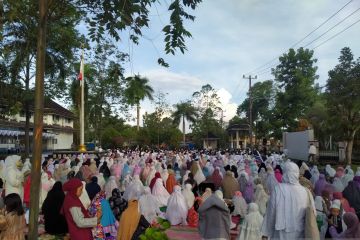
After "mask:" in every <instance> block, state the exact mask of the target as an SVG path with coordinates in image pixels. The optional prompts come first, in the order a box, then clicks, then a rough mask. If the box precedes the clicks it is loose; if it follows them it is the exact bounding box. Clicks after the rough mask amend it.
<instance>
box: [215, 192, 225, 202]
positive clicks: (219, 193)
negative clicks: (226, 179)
mask: <svg viewBox="0 0 360 240" xmlns="http://www.w3.org/2000/svg"><path fill="white" fill-rule="evenodd" d="M215 195H216V196H217V197H218V198H220V199H221V200H223V201H224V194H223V192H222V191H220V190H216V191H215Z"/></svg>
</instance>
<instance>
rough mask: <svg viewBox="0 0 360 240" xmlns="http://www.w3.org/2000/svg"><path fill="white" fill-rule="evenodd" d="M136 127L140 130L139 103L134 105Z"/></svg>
mask: <svg viewBox="0 0 360 240" xmlns="http://www.w3.org/2000/svg"><path fill="white" fill-rule="evenodd" d="M136 129H137V130H138V131H139V130H140V104H139V103H138V104H137V105H136Z"/></svg>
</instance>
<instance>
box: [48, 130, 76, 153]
mask: <svg viewBox="0 0 360 240" xmlns="http://www.w3.org/2000/svg"><path fill="white" fill-rule="evenodd" d="M54 133H56V136H55V137H54V138H55V139H57V143H55V144H53V146H54V150H57V149H71V144H72V143H73V142H74V139H73V137H74V136H73V133H72V132H69V133H68V132H54Z"/></svg>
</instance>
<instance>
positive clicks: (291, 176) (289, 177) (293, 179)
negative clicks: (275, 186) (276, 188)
mask: <svg viewBox="0 0 360 240" xmlns="http://www.w3.org/2000/svg"><path fill="white" fill-rule="evenodd" d="M299 175H300V173H299V167H298V166H297V165H296V164H295V163H293V162H287V163H286V164H285V166H284V174H283V176H282V183H289V184H294V185H298V184H299Z"/></svg>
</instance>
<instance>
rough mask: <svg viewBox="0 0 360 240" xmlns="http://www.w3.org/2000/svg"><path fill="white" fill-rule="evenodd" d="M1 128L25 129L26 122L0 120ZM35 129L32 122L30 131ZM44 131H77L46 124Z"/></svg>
mask: <svg viewBox="0 0 360 240" xmlns="http://www.w3.org/2000/svg"><path fill="white" fill-rule="evenodd" d="M0 128H1V129H14V130H16V129H21V130H24V129H25V122H23V121H22V122H17V121H13V120H4V119H0ZM33 128H34V123H32V122H30V129H31V130H30V131H32V129H33ZM44 130H57V131H63V132H74V131H75V129H74V128H72V127H68V126H60V125H47V124H44Z"/></svg>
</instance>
